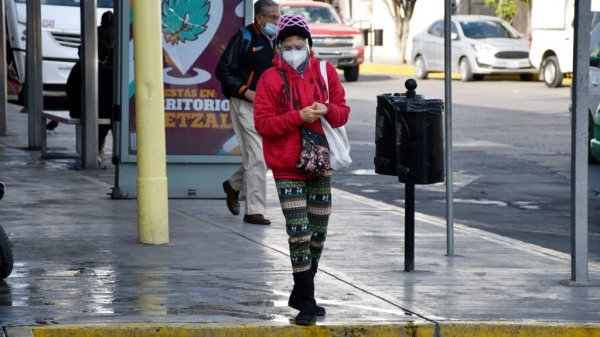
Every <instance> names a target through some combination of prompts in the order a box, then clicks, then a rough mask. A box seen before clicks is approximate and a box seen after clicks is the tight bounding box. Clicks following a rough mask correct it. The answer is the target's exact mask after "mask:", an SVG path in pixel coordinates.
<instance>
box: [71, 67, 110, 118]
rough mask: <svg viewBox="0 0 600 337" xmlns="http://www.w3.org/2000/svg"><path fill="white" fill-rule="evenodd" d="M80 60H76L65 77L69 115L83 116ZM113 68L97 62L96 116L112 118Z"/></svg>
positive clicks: (73, 116)
mask: <svg viewBox="0 0 600 337" xmlns="http://www.w3.org/2000/svg"><path fill="white" fill-rule="evenodd" d="M81 90H82V86H81V62H80V61H77V62H76V63H75V65H74V66H73V68H71V72H70V73H69V77H68V78H67V100H68V102H69V116H71V118H83V116H82V113H81V108H82V106H81ZM112 106H113V68H112V67H110V66H107V65H105V64H103V63H102V62H98V118H110V119H111V120H112Z"/></svg>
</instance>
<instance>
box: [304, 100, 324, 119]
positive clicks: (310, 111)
mask: <svg viewBox="0 0 600 337" xmlns="http://www.w3.org/2000/svg"><path fill="white" fill-rule="evenodd" d="M325 114H327V105H325V104H323V103H319V102H314V103H313V104H311V105H309V106H306V107H304V108H302V110H300V117H301V118H302V121H303V122H304V123H312V122H314V121H316V120H317V119H319V118H320V117H321V116H324V115H325Z"/></svg>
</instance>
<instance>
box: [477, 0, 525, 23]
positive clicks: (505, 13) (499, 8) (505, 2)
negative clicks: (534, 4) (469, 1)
mask: <svg viewBox="0 0 600 337" xmlns="http://www.w3.org/2000/svg"><path fill="white" fill-rule="evenodd" d="M519 2H523V3H526V4H530V3H531V0H485V5H486V6H487V7H494V8H495V9H496V16H498V17H500V18H502V19H504V20H506V21H511V20H512V18H513V17H515V15H517V4H518V3H519Z"/></svg>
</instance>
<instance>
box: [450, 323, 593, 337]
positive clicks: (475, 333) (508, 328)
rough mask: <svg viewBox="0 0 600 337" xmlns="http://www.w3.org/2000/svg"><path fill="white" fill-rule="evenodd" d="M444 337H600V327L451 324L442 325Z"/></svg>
mask: <svg viewBox="0 0 600 337" xmlns="http://www.w3.org/2000/svg"><path fill="white" fill-rule="evenodd" d="M441 332H442V334H441V335H442V336H443V337H514V336H518V337H600V325H591V324H590V325H587V324H576V325H575V324H540V323H535V324H534V323H532V324H519V323H491V324H489V323H451V324H442V326H441Z"/></svg>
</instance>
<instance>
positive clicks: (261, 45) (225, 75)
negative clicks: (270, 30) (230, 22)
mask: <svg viewBox="0 0 600 337" xmlns="http://www.w3.org/2000/svg"><path fill="white" fill-rule="evenodd" d="M246 29H248V30H249V31H250V34H251V39H250V41H244V39H243V37H242V32H241V30H239V29H238V30H237V31H236V32H235V34H234V35H233V36H232V37H231V40H229V44H228V45H227V48H226V49H225V52H224V53H223V55H222V56H221V60H220V61H219V64H218V65H217V71H216V75H217V78H218V79H219V81H221V88H222V89H223V93H224V94H225V96H227V97H238V98H241V99H245V98H244V93H245V92H246V90H248V89H250V90H256V83H257V82H258V79H259V78H260V75H262V73H263V72H264V71H265V70H267V69H269V68H270V67H271V62H272V60H273V56H274V51H273V47H272V46H271V42H270V40H269V38H268V37H267V36H265V34H263V33H262V31H261V30H260V28H259V27H258V24H256V23H252V24H249V25H248V26H246ZM248 42H249V43H250V45H249V46H248Z"/></svg>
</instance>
